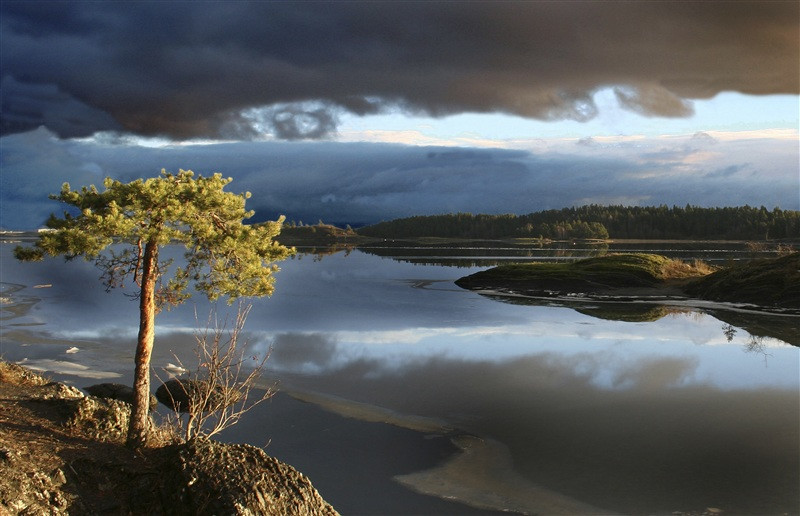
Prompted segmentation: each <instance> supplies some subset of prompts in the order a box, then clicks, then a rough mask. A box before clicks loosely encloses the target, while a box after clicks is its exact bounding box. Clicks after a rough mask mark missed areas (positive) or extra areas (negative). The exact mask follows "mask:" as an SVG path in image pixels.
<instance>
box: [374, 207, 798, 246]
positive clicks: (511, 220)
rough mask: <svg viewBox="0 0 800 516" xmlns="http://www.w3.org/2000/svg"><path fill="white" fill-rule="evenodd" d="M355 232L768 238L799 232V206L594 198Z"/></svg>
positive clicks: (408, 235) (793, 235) (559, 237)
mask: <svg viewBox="0 0 800 516" xmlns="http://www.w3.org/2000/svg"><path fill="white" fill-rule="evenodd" d="M358 234H360V235H363V236H369V237H380V238H416V237H446V238H471V239H482V238H486V239H496V238H542V239H554V240H562V239H584V238H589V239H591V238H596V239H607V238H616V239H702V240H771V239H786V238H800V211H796V210H782V209H780V208H774V209H772V210H768V209H767V208H765V207H763V206H761V207H759V208H756V207H751V206H737V207H722V208H702V207H698V206H690V205H686V206H685V207H680V206H672V207H668V206H666V205H662V206H601V205H594V204H593V205H587V206H580V207H573V208H563V209H560V210H546V211H539V212H534V213H529V214H527V215H513V214H504V215H487V214H471V213H455V214H446V215H427V216H414V217H407V218H402V219H395V220H391V221H386V222H381V223H378V224H374V225H372V226H366V227H363V228H360V229H359V230H358Z"/></svg>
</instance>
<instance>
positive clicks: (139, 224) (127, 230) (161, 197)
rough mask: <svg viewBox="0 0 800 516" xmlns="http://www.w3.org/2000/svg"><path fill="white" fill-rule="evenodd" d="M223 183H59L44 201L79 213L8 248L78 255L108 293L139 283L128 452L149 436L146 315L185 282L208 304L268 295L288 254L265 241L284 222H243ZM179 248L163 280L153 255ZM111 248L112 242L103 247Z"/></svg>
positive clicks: (22, 253) (177, 296)
mask: <svg viewBox="0 0 800 516" xmlns="http://www.w3.org/2000/svg"><path fill="white" fill-rule="evenodd" d="M230 182H231V179H230V178H228V179H225V178H223V177H222V175H221V174H214V175H213V176H211V177H202V176H197V177H194V173H193V172H192V171H190V170H188V171H184V170H180V171H179V172H178V174H176V175H173V174H170V173H167V172H166V171H164V170H162V171H161V175H160V176H158V177H155V178H150V179H147V180H142V179H138V180H136V181H133V182H130V183H122V182H119V181H115V180H113V179H110V178H106V179H105V181H104V182H103V185H104V187H105V190H104V191H102V192H100V191H98V190H97V188H95V187H94V186H89V187H83V188H81V190H80V191H76V190H72V189H71V188H70V186H69V184H67V183H65V184H64V185H63V187H62V188H61V193H60V194H58V195H51V196H50V197H51V198H52V199H55V200H58V201H61V202H63V203H65V204H67V205H70V206H74V207H75V208H77V209H78V210H79V212H78V214H77V215H75V214H71V213H69V212H64V216H63V218H59V217H56V216H54V215H51V216H50V218H49V219H48V221H47V227H48V228H51V229H52V230H53V231H51V232H45V233H42V234H41V235H40V237H39V240H38V241H37V242H36V243H35V244H34V246H33V247H21V246H20V247H17V248H16V249H15V250H14V254H15V256H16V257H17V258H18V259H20V260H41V259H43V258H44V256H46V255H49V256H58V255H63V256H64V257H65V258H66V259H67V260H70V259H73V258H76V257H78V256H82V257H84V259H86V260H90V261H94V262H95V264H96V265H97V266H98V267H99V268H100V269H101V270H102V275H101V279H102V281H103V283H104V284H105V285H106V289H107V290H110V289H111V288H114V287H122V286H124V282H125V281H126V280H128V279H131V278H132V280H133V282H134V283H135V284H136V285H137V286H138V288H139V292H138V297H139V334H138V339H137V343H136V358H135V372H134V384H133V389H134V401H133V407H132V411H131V420H130V427H129V428H128V445H129V446H132V447H140V446H143V445H144V444H145V443H146V441H147V435H148V433H149V426H148V425H149V416H148V405H149V396H150V356H151V353H152V350H153V340H154V337H155V316H156V313H158V311H159V310H160V309H162V308H164V307H167V308H168V307H170V306H174V305H178V304H180V303H182V302H183V301H185V300H186V299H188V298H189V297H190V294H188V293H187V287H188V285H189V282H193V284H194V287H195V289H196V290H198V291H200V292H202V293H204V294H205V295H206V296H207V297H208V298H209V299H210V300H215V299H217V298H218V297H219V296H221V295H226V296H229V298H230V300H231V301H232V300H233V299H235V298H239V297H242V296H265V295H266V296H268V295H271V294H272V291H273V283H274V277H273V273H274V272H276V271H277V270H278V268H277V266H276V265H275V262H276V261H278V260H282V259H284V258H286V257H288V256H289V255H290V254H291V253H292V252H293V250H291V249H288V248H286V247H284V246H282V245H280V244H279V243H278V242H276V241H274V240H273V239H274V238H275V237H276V236H277V235H278V234H279V233H280V230H281V225H282V223H283V217H281V218H280V219H279V220H277V221H275V222H268V223H265V224H262V225H258V226H254V225H244V224H243V223H242V221H243V220H245V219H248V218H250V217H252V215H253V212H252V211H245V200H246V199H248V198H249V197H250V193H249V192H247V193H244V194H240V195H237V194H233V193H229V192H224V191H223V189H224V187H225V186H226V185H227V184H228V183H230ZM173 242H176V243H182V244H184V246H185V247H186V249H187V251H186V253H185V259H186V263H185V265H184V266H182V267H178V268H176V269H174V273H173V274H172V275H171V276H170V275H169V274H168V272H169V268H170V265H171V261H169V260H167V261H163V260H159V250H160V249H161V248H162V247H163V246H165V245H167V244H170V243H173ZM112 244H118V245H114V246H112Z"/></svg>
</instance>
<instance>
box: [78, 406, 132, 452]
mask: <svg viewBox="0 0 800 516" xmlns="http://www.w3.org/2000/svg"><path fill="white" fill-rule="evenodd" d="M69 408H70V409H71V414H70V416H69V417H68V418H67V421H66V423H65V426H67V427H70V428H75V429H79V430H80V431H81V432H82V433H84V434H86V435H88V436H91V437H92V438H94V439H97V440H98V441H110V442H124V440H125V437H126V436H127V434H128V422H129V421H130V417H131V406H130V404H128V403H125V402H123V401H119V400H112V399H102V398H90V397H86V398H81V399H79V400H76V401H74V402H72V403H70V407H69Z"/></svg>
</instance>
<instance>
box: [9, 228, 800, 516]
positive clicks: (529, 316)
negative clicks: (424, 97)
mask: <svg viewBox="0 0 800 516" xmlns="http://www.w3.org/2000/svg"><path fill="white" fill-rule="evenodd" d="M11 248H12V246H11V245H8V244H3V245H2V246H0V253H1V254H0V258H2V261H1V262H0V265H2V269H1V272H2V278H1V280H2V282H3V285H2V287H3V292H2V296H3V299H4V304H3V312H2V332H3V334H2V344H0V353H2V355H3V357H4V358H6V359H7V360H13V361H25V363H27V364H29V365H33V366H39V367H42V368H44V369H46V370H49V371H55V372H56V373H57V376H58V377H59V379H66V380H70V381H72V382H73V383H75V384H76V385H78V386H86V385H90V384H91V383H96V382H98V381H129V378H130V376H131V370H132V365H131V364H132V356H133V342H134V340H135V335H136V328H137V324H138V321H137V320H136V317H137V312H136V304H135V302H134V301H132V300H130V299H129V298H127V297H126V296H124V295H123V294H122V292H119V291H115V292H112V293H106V292H104V290H103V288H102V286H101V285H100V284H99V283H98V281H97V277H98V275H99V273H98V271H97V270H96V269H95V268H94V267H93V266H92V265H91V264H87V263H84V262H78V261H75V262H71V263H68V264H64V263H63V262H61V261H60V260H51V261H49V262H44V263H40V264H19V263H16V262H15V261H14V260H13V259H11V258H10V251H11ZM633 249H636V250H640V249H643V250H648V249H647V248H643V247H642V244H636V246H635V247H633ZM626 250H628V249H626ZM659 250H660V251H661V252H662V253H663V254H672V255H674V256H680V257H682V258H694V257H701V258H704V259H709V258H711V259H713V260H715V261H725V260H728V259H739V258H742V257H746V256H748V255H747V253H746V251H745V250H744V249H743V248H741V246H738V247H737V246H735V245H734V244H731V245H728V246H725V247H722V246H717V245H716V244H712V245H710V244H707V243H703V244H697V245H693V246H683V247H682V248H675V247H669V248H668V247H665V246H664V244H661V246H660V247H659ZM368 251H369V252H363V251H354V252H351V253H348V254H345V253H337V254H334V255H330V256H326V257H323V258H321V259H319V258H317V259H314V257H312V256H310V255H304V256H303V255H301V256H300V257H299V258H295V259H292V260H288V261H286V262H284V263H282V264H281V268H282V270H281V272H279V273H278V276H277V284H276V292H275V294H274V295H273V297H272V298H271V299H263V300H257V301H255V302H254V304H253V307H252V311H251V313H250V316H249V318H248V321H247V326H246V332H247V334H248V342H249V346H250V352H251V353H253V354H257V353H263V352H266V351H267V350H269V349H272V353H271V356H270V359H269V362H268V367H269V376H270V380H276V381H279V382H280V388H281V389H282V390H283V391H284V393H288V394H292V395H293V396H294V398H291V397H289V396H286V394H282V395H281V397H279V398H276V400H275V402H274V403H268V404H264V405H260V406H259V407H258V408H257V409H255V410H254V411H253V412H252V413H250V414H248V415H247V416H246V417H245V420H244V421H243V422H242V423H241V424H240V425H239V426H237V427H233V428H232V429H231V430H230V431H229V432H228V433H226V434H225V438H226V439H229V440H232V441H243V442H251V443H253V444H256V445H259V446H263V445H264V444H266V443H268V442H269V446H268V447H267V451H268V452H270V453H272V454H274V455H275V456H276V457H278V458H280V459H282V460H285V461H286V462H289V463H290V464H294V465H296V466H298V467H299V468H300V469H301V470H302V471H304V472H306V473H308V474H309V476H310V478H311V480H312V482H314V484H315V486H317V487H318V489H320V491H321V493H322V494H323V496H324V497H325V498H326V499H328V500H329V501H330V502H331V503H332V504H333V505H334V506H335V507H338V508H340V510H341V511H342V512H343V513H347V514H358V513H361V514H364V513H372V514H375V513H384V514H387V513H404V512H405V513H409V512H414V513H417V514H420V513H421V514H425V513H427V514H440V513H445V512H450V513H454V514H457V513H459V512H463V511H465V510H466V505H460V504H456V503H452V502H446V503H445V502H441V501H439V500H437V499H436V498H434V497H432V496H430V495H437V496H440V497H446V498H447V499H448V500H454V499H455V500H457V501H459V502H461V503H465V504H471V505H472V506H478V507H483V508H488V509H494V510H512V511H517V512H528V513H533V512H545V513H558V512H562V513H572V514H575V513H584V512H591V510H593V509H597V510H598V511H600V512H620V513H636V514H639V513H663V512H671V511H702V510H704V509H705V508H707V507H717V508H720V509H723V510H725V511H726V512H730V513H749V514H780V513H784V512H788V513H796V512H797V511H798V507H800V505H799V504H800V490H799V489H798V485H800V482H799V480H800V469H799V467H798V460H797V458H798V456H800V449H799V447H800V445H799V444H798V443H800V394H799V392H800V353H798V351H799V348H798V347H796V346H792V345H789V344H787V343H786V341H787V340H789V341H791V340H792V339H791V338H790V337H787V335H793V334H794V333H795V332H793V329H796V328H798V327H799V326H800V316H798V315H795V314H789V315H787V314H773V315H764V314H760V313H758V312H757V311H752V310H750V309H748V308H747V307H744V308H742V307H733V306H725V305H707V306H701V307H697V306H691V304H689V305H687V304H686V303H681V302H674V303H672V304H671V305H670V306H666V307H665V306H661V305H659V306H654V305H644V309H643V308H642V306H643V305H641V304H640V305H638V306H635V307H631V305H618V304H611V303H608V304H604V303H598V302H583V301H579V302H576V301H575V300H569V301H563V302H561V301H558V300H509V299H499V298H492V297H488V296H483V295H480V294H477V293H474V292H469V291H465V290H462V289H460V288H458V287H457V286H455V285H454V284H453V281H454V280H456V279H458V278H459V277H461V276H464V275H467V274H470V273H472V272H475V271H477V270H481V269H483V268H486V267H488V266H489V265H491V263H494V262H497V261H507V260H509V259H519V258H523V259H526V258H531V257H547V258H548V259H572V258H575V257H578V256H582V255H591V254H594V253H597V252H603V251H604V249H600V250H598V249H596V248H578V249H575V248H563V247H562V248H555V249H548V248H530V249H518V248H514V249H503V250H500V251H497V250H494V251H493V250H491V249H487V248H484V247H482V248H479V249H477V250H476V249H461V248H459V249H445V248H436V249H431V248H430V247H425V248H413V249H408V248H406V249H398V248H391V249H390V248H389V246H387V247H386V248H383V249H381V250H380V251H378V250H375V249H370V250H368ZM442 263H444V264H445V265H441V264H442ZM43 285H49V286H46V287H41V288H35V287H36V286H43ZM510 301H513V302H510ZM628 307H631V308H634V309H633V310H627V308H628ZM210 309H211V306H210V305H209V304H208V303H207V302H204V301H201V300H200V299H199V298H195V299H193V300H192V301H190V302H189V303H187V304H186V305H184V306H182V307H179V308H178V309H176V310H173V311H171V312H164V313H162V314H160V315H159V317H158V320H157V323H158V326H157V344H156V350H155V354H154V358H153V364H154V366H155V367H156V370H157V372H160V373H161V374H162V375H163V374H164V373H163V371H162V370H161V369H160V368H162V367H164V366H165V365H166V364H167V363H170V362H175V361H176V360H175V355H177V357H178V358H180V359H181V360H183V361H184V363H185V364H189V363H191V362H192V352H191V349H192V343H193V337H192V332H193V331H194V330H195V329H196V328H198V327H201V328H202V327H204V325H205V323H206V319H207V317H208V314H209V311H210ZM218 310H220V312H223V313H224V312H225V310H227V308H225V306H224V305H221V306H220V307H219V308H218ZM195 312H196V313H197V316H195ZM643 313H644V315H642V314H643ZM631 314H633V315H631ZM221 317H223V315H221ZM777 326H780V327H781V331H771V329H772V328H776V327H777ZM748 328H749V329H750V331H748ZM751 332H752V333H751ZM781 337H783V338H781ZM74 348H77V350H75V349H74ZM68 351H69V352H68ZM173 354H174V355H173ZM98 378H107V380H98ZM298 399H300V400H303V401H302V402H301V401H297V400H298ZM336 414H339V415H344V416H346V418H347V419H342V417H340V416H337V415H336ZM384 421H386V422H388V423H389V424H385V423H383V422H384ZM390 425H391V426H390ZM398 427H405V428H406V429H402V428H398ZM367 436H370V437H367ZM415 436H416V437H415ZM471 436H474V437H471ZM270 441H271V442H270ZM451 442H452V444H451ZM465 443H466V444H465ZM459 449H461V450H464V451H462V452H458V450H459ZM412 457H416V459H413V460H412ZM454 457H458V458H459V459H457V460H455V461H454V460H453V459H454ZM401 458H402V459H403V460H401ZM406 459H407V460H406ZM448 459H450V460H449V461H448ZM467 459H469V460H467ZM404 461H405V462H404ZM437 466H440V467H439V468H438V469H433V471H431V469H432V468H435V467H437ZM426 470H427V472H426ZM487 471H491V474H490V475H487V474H486V472H487ZM395 476H397V478H396V479H395V480H392V477H395ZM371 482H372V483H371ZM410 489H415V490H417V491H420V492H423V493H427V494H428V495H427V496H422V495H415V494H412V492H411V490H410Z"/></svg>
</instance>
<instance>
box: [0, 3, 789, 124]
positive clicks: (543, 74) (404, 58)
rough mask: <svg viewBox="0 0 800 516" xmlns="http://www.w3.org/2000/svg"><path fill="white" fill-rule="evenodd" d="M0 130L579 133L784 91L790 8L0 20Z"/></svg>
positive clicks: (323, 10) (34, 15)
mask: <svg viewBox="0 0 800 516" xmlns="http://www.w3.org/2000/svg"><path fill="white" fill-rule="evenodd" d="M0 9H1V10H2V11H1V12H2V17H1V18H0V31H1V32H2V45H0V58H2V59H1V60H0V62H2V70H1V71H0V76H1V77H2V113H3V117H2V125H1V126H0V129H1V130H2V133H0V134H12V133H17V132H24V131H28V130H31V129H35V128H36V127H39V126H40V125H45V126H46V127H48V128H49V129H50V130H51V131H53V132H55V133H56V134H58V135H59V136H61V137H75V136H87V135H90V134H93V133H94V132H96V131H109V130H113V131H122V132H129V133H135V134H139V135H164V136H167V137H170V138H174V139H190V138H232V139H241V138H250V139H252V138H257V137H263V136H264V135H268V136H271V137H276V138H283V139H308V138H321V137H325V136H327V135H330V134H332V133H334V132H335V130H336V120H337V116H339V114H341V113H345V112H349V113H354V114H358V115H364V114H370V113H379V112H384V111H386V110H390V109H392V110H394V109H400V110H403V111H406V112H409V113H417V114H427V115H433V116H443V115H448V114H454V113H462V112H479V113H486V112H503V113H510V114H515V115H519V116H523V117H530V118H536V119H542V120H555V119H574V120H588V119H590V118H592V117H594V116H595V115H596V114H597V110H598V108H597V106H596V105H595V103H594V101H593V99H592V94H593V92H595V91H597V90H598V89H600V88H603V87H615V88H616V90H615V93H616V96H617V99H618V102H619V103H620V105H621V106H622V107H624V108H627V109H631V110H633V111H635V112H637V113H640V114H643V115H646V116H660V117H673V116H686V115H688V114H691V112H692V106H691V102H690V100H691V99H701V98H709V97H712V96H714V95H716V94H717V93H719V92H722V91H737V92H742V93H747V94H755V95H762V94H775V93H790V94H797V93H799V92H800V86H798V82H800V79H799V78H798V77H799V75H800V74H798V62H800V50H798V45H797V41H798V24H797V20H798V17H799V16H800V4H798V3H797V2H791V1H789V2H782V1H775V2H772V1H759V2H749V1H737V2H692V1H690V2H661V1H655V2H464V3H458V4H454V3H451V2H344V3H333V2H205V3H203V4H194V3H190V2H27V1H25V2H23V1H14V0H11V1H4V2H3V3H2V4H0Z"/></svg>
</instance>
